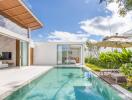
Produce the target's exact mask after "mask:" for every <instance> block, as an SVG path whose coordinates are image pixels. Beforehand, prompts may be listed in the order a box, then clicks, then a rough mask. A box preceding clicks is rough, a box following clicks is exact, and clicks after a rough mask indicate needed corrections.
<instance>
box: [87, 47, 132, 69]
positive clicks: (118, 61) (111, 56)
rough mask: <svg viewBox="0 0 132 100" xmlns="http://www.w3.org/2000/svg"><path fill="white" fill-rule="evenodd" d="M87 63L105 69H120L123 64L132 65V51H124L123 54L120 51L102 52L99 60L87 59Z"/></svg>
mask: <svg viewBox="0 0 132 100" xmlns="http://www.w3.org/2000/svg"><path fill="white" fill-rule="evenodd" d="M86 63H91V64H95V65H97V66H101V67H104V68H120V67H121V65H122V64H125V63H132V51H131V50H126V49H122V51H121V52H119V51H118V50H114V51H113V52H112V51H108V52H101V53H100V54H99V57H98V58H95V57H91V56H90V57H87V58H86Z"/></svg>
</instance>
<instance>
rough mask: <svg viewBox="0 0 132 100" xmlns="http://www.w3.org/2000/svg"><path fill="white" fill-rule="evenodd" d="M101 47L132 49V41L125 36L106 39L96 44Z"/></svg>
mask: <svg viewBox="0 0 132 100" xmlns="http://www.w3.org/2000/svg"><path fill="white" fill-rule="evenodd" d="M94 45H95V46H99V47H113V48H129V47H132V39H128V38H127V37H123V36H111V37H107V38H104V40H103V41H101V42H97V43H94Z"/></svg>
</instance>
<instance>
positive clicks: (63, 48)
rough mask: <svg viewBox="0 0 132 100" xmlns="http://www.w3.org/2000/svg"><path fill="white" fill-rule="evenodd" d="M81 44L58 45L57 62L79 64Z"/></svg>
mask: <svg viewBox="0 0 132 100" xmlns="http://www.w3.org/2000/svg"><path fill="white" fill-rule="evenodd" d="M81 48H82V46H81V45H71V44H70V45H69V44H68V45H67V44H64V45H58V46H57V64H63V65H64V64H79V63H81V58H82V57H81V52H82V49H81Z"/></svg>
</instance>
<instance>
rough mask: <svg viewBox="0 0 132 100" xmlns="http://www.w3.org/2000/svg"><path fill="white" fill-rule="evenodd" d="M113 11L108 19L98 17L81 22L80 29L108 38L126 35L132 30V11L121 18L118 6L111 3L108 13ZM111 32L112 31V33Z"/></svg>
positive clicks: (107, 8)
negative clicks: (119, 34) (115, 35)
mask: <svg viewBox="0 0 132 100" xmlns="http://www.w3.org/2000/svg"><path fill="white" fill-rule="evenodd" d="M107 10H108V11H111V12H112V15H111V16H107V17H102V16H98V17H95V18H92V19H88V20H85V21H81V22H80V25H81V26H80V28H81V29H82V30H83V31H85V32H87V33H89V34H91V35H97V36H108V35H111V34H115V33H124V32H126V31H127V30H130V29H132V24H131V22H132V17H131V16H132V11H131V12H128V13H127V15H126V16H125V17H121V16H120V15H119V13H118V10H119V8H118V4H116V3H110V4H108V6H107V7H106V11H107ZM110 30H111V31H110Z"/></svg>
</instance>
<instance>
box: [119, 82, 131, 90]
mask: <svg viewBox="0 0 132 100" xmlns="http://www.w3.org/2000/svg"><path fill="white" fill-rule="evenodd" d="M121 86H122V87H123V88H125V89H126V90H128V91H130V92H132V87H128V85H127V84H126V83H123V84H121Z"/></svg>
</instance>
